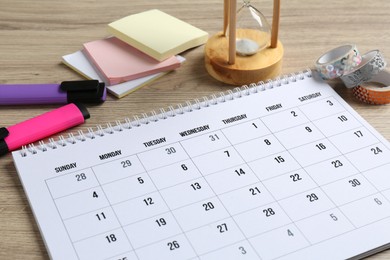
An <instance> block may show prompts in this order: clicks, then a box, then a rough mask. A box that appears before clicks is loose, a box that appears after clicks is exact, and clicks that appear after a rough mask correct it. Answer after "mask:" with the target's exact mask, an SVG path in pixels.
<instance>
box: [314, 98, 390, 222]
mask: <svg viewBox="0 0 390 260" xmlns="http://www.w3.org/2000/svg"><path fill="white" fill-rule="evenodd" d="M339 105H341V106H342V107H343V108H344V111H346V110H347V109H346V108H345V107H344V106H343V105H342V104H340V103H339ZM349 114H351V113H349ZM351 115H352V117H354V119H355V120H357V121H358V122H359V123H360V126H359V127H358V128H355V129H361V128H364V129H366V130H367V131H368V132H369V133H370V134H371V135H372V136H374V138H375V139H376V141H377V142H376V143H373V144H370V145H367V146H364V147H360V148H358V149H356V150H352V151H349V152H348V153H346V154H344V153H343V152H342V151H340V149H339V148H338V147H337V145H335V144H334V143H333V142H332V140H331V139H329V138H328V139H329V142H330V143H331V144H332V145H333V146H334V147H335V148H336V149H337V150H338V151H339V152H340V153H341V154H342V155H343V156H344V158H345V159H346V160H347V161H348V162H349V163H350V164H351V165H352V166H353V167H354V168H355V169H356V170H357V171H358V172H359V173H360V174H361V175H362V176H363V177H364V178H365V179H366V180H367V182H368V183H370V184H371V186H372V187H374V188H375V189H376V191H377V192H378V193H379V194H381V195H382V196H383V197H384V198H385V199H386V200H387V201H388V202H390V199H388V198H387V197H386V196H384V194H383V193H382V192H381V191H380V190H379V189H378V188H377V187H376V186H375V185H374V184H373V183H372V182H370V180H369V179H368V178H367V177H366V176H365V174H364V171H361V170H360V169H358V167H357V166H356V165H355V164H354V163H353V162H352V161H351V160H350V159H349V158H348V157H347V156H346V155H347V154H351V153H353V152H356V151H359V150H362V149H365V148H367V147H370V146H373V145H378V144H382V142H381V141H380V140H379V139H378V138H377V137H376V135H375V134H374V133H372V131H371V130H370V129H367V128H366V127H365V126H364V125H362V123H361V121H360V120H359V118H356V116H354V115H353V114H351ZM320 131H321V130H320ZM348 131H351V130H348ZM339 134H340V133H339ZM334 136H335V135H334ZM330 137H331V136H330ZM386 164H388V163H384V164H382V165H380V166H376V167H381V166H383V165H386ZM376 167H374V168H376ZM371 169H372V168H369V169H366V171H368V170H371ZM340 210H341V209H340ZM341 212H342V213H343V214H344V212H343V211H341ZM344 216H345V217H346V218H347V219H348V220H349V221H350V222H351V223H352V221H351V220H350V219H349V218H348V217H347V216H346V215H345V214H344ZM352 224H353V223H352ZM353 225H354V224H353ZM354 226H355V225H354ZM355 228H356V227H355Z"/></svg>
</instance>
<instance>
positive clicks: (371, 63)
mask: <svg viewBox="0 0 390 260" xmlns="http://www.w3.org/2000/svg"><path fill="white" fill-rule="evenodd" d="M385 67H386V61H385V59H384V57H383V55H382V53H380V51H379V50H372V51H369V52H367V53H366V54H364V55H363V56H362V62H361V63H360V64H359V65H358V66H357V67H355V68H353V69H352V70H351V71H347V72H345V73H344V74H343V75H342V76H341V77H340V78H341V80H342V81H343V82H344V84H345V86H346V87H347V88H353V87H356V86H357V85H359V84H361V83H363V82H368V81H371V79H372V77H373V76H375V75H376V74H378V73H379V72H380V71H382V70H384V69H385Z"/></svg>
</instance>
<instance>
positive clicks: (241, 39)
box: [236, 29, 270, 56]
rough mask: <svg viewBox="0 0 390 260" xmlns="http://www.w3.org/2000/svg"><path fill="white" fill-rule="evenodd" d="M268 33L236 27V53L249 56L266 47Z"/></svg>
mask: <svg viewBox="0 0 390 260" xmlns="http://www.w3.org/2000/svg"><path fill="white" fill-rule="evenodd" d="M269 40H270V35H269V34H268V33H266V32H263V31H259V30H255V29H237V31H236V53H237V54H238V55H241V56H251V55H254V54H256V53H257V52H259V51H261V50H263V49H264V48H266V47H268V45H269Z"/></svg>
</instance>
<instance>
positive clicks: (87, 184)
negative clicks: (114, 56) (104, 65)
mask: <svg viewBox="0 0 390 260" xmlns="http://www.w3.org/2000/svg"><path fill="white" fill-rule="evenodd" d="M263 90H265V91H263ZM114 120H115V119H114ZM54 148H55V149H54ZM389 149H390V146H389V142H388V141H387V140H385V139H384V138H383V137H382V136H381V135H380V134H379V133H378V132H377V131H376V130H374V129H373V128H372V127H371V126H370V125H369V124H368V123H367V122H366V121H365V120H364V119H362V118H361V117H360V116H359V115H358V114H357V113H356V112H355V111H354V110H353V109H352V108H351V107H350V106H349V105H348V104H347V103H346V102H344V100H343V99H341V98H340V96H339V95H338V94H337V93H336V92H335V91H334V90H333V89H332V88H331V87H330V86H329V85H327V84H326V83H323V82H318V81H317V80H315V79H314V78H313V77H311V75H310V74H309V75H306V76H304V75H301V74H299V75H296V76H295V77H291V78H289V79H284V80H281V81H275V82H272V83H267V84H264V85H260V86H257V87H253V88H249V89H248V88H242V89H241V90H240V91H236V92H227V93H225V95H222V96H220V95H215V96H214V97H212V98H208V99H204V100H200V101H199V100H198V101H197V102H192V103H191V104H188V105H187V106H178V107H177V108H175V109H171V110H169V109H166V110H162V113H161V114H156V113H152V115H151V116H150V117H148V118H144V119H139V120H135V121H130V120H124V121H123V122H122V121H120V122H119V121H117V123H116V124H109V125H108V126H107V127H100V126H99V127H98V130H96V131H85V133H78V134H72V135H70V137H69V138H60V140H59V141H58V142H54V141H53V142H51V143H48V144H42V143H40V144H39V145H35V146H30V147H29V148H28V149H24V150H21V151H16V152H14V153H13V159H14V162H15V166H16V168H17V171H18V174H19V175H20V179H21V181H22V183H23V186H24V189H25V192H26V194H27V196H28V199H29V202H30V204H31V207H32V210H33V212H34V215H35V218H36V221H37V223H38V226H39V228H40V231H41V234H42V236H43V238H44V241H45V244H46V246H47V249H48V252H49V254H50V256H51V257H52V258H53V259H66V260H70V259H110V260H119V259H121V260H133V259H139V260H144V259H207V260H208V259H262V260H266V259H346V258H351V257H354V258H361V257H364V256H366V255H369V254H372V253H374V252H377V251H379V250H383V249H385V248H387V247H388V246H389V242H390V232H389V230H390V175H389V173H390V150H389ZM44 150H46V151H44Z"/></svg>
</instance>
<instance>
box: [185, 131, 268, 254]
mask: <svg viewBox="0 0 390 260" xmlns="http://www.w3.org/2000/svg"><path fill="white" fill-rule="evenodd" d="M219 132H221V133H222V131H220V130H219ZM222 134H223V133H222ZM179 143H180V145H181V146H182V148H183V149H184V151H185V152H186V153H187V156H189V157H190V159H191V161H192V163H193V164H194V165H195V167H196V168H197V169H198V171H199V172H200V174H201V175H202V176H203V178H204V180H205V181H206V183H207V185H209V187H210V189H211V190H212V191H213V193H214V195H215V197H216V198H217V199H218V201H219V202H220V203H221V205H222V206H223V207H224V209H225V211H226V212H227V213H228V214H229V218H230V219H232V221H233V222H234V224H235V225H236V226H237V228H238V229H239V231H240V232H241V234H242V235H243V237H246V235H245V233H244V232H243V230H242V229H241V227H240V225H238V223H237V222H236V220H235V219H234V218H233V216H232V215H231V214H230V212H229V211H228V209H227V208H226V206H225V205H224V203H223V201H221V199H220V198H219V196H218V195H217V194H216V192H215V191H214V189H213V188H212V186H211V185H210V183H209V182H208V181H207V179H206V178H205V176H204V175H203V173H202V171H201V170H200V169H199V168H198V166H197V165H196V163H195V162H194V161H193V158H192V157H191V156H190V155H189V154H188V151H187V150H186V149H185V147H184V146H183V145H182V143H181V142H179ZM248 243H249V245H250V246H251V247H252V250H253V251H254V252H255V253H256V254H257V256H258V257H259V259H262V257H260V255H259V254H258V253H257V251H256V250H255V248H254V247H253V245H252V244H251V243H250V242H249V240H248Z"/></svg>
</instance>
